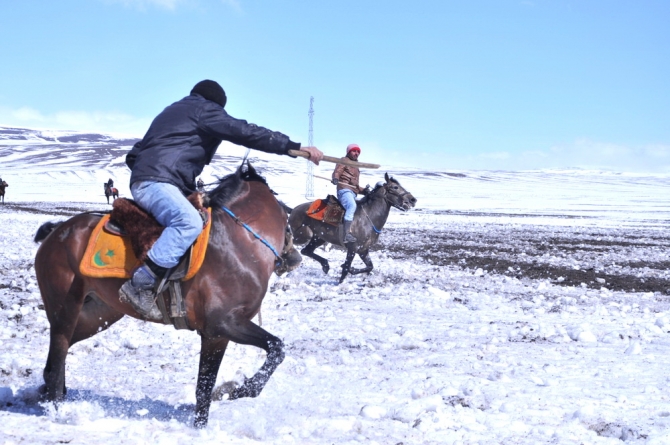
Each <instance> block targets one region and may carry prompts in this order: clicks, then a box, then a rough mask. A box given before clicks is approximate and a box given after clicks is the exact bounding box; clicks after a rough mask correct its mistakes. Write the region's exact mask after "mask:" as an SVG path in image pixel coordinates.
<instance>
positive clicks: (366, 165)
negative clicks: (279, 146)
mask: <svg viewBox="0 0 670 445" xmlns="http://www.w3.org/2000/svg"><path fill="white" fill-rule="evenodd" d="M288 154H290V155H293V156H300V157H301V158H309V154H308V153H307V152H306V151H302V150H289V151H288ZM322 160H323V161H326V162H332V163H334V164H344V165H350V166H352V167H358V168H379V167H380V165H379V164H369V163H367V162H358V161H352V160H351V159H347V158H336V157H333V156H325V155H324V156H323V159H322Z"/></svg>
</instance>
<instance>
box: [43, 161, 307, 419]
mask: <svg viewBox="0 0 670 445" xmlns="http://www.w3.org/2000/svg"><path fill="white" fill-rule="evenodd" d="M206 196H207V200H208V201H209V205H211V207H212V222H211V224H212V228H211V231H210V237H209V243H208V246H207V252H206V255H205V259H204V263H203V264H202V267H201V269H200V271H199V272H198V273H197V274H196V275H195V277H193V278H192V279H190V280H188V281H184V282H182V290H181V293H182V295H183V298H184V302H185V306H186V313H187V317H186V319H187V323H188V327H189V328H190V329H192V330H195V331H197V332H198V334H199V335H200V337H201V349H200V367H199V371H198V382H197V387H196V407H195V422H194V423H195V426H196V427H204V426H205V425H207V420H208V416H209V407H210V404H211V401H212V389H213V387H214V384H215V382H216V376H217V373H218V370H219V366H220V364H221V360H222V358H223V355H224V353H225V351H226V346H227V345H228V342H229V341H231V340H232V341H233V342H236V343H240V344H244V345H253V346H256V347H258V348H261V349H264V350H265V351H266V352H267V357H266V359H265V363H264V364H263V365H262V366H261V368H260V369H259V370H258V372H257V373H256V374H255V375H254V376H252V377H251V378H248V379H246V380H245V382H244V383H243V384H242V385H241V386H239V387H237V388H233V389H231V390H230V392H229V398H230V399H231V400H232V399H238V398H241V397H256V396H258V395H259V394H260V392H261V390H262V389H263V387H264V386H265V384H266V383H267V382H268V380H269V379H270V376H271V375H272V373H273V372H274V371H275V369H276V368H277V366H279V364H280V363H281V362H282V361H283V360H284V352H283V343H282V341H281V340H280V339H279V338H277V337H275V336H274V335H272V334H270V333H269V332H267V331H265V330H264V329H262V328H261V327H259V326H257V325H256V324H254V323H252V322H251V319H252V318H253V317H254V316H255V315H256V314H257V313H258V312H259V310H260V307H261V302H262V301H263V297H264V296H265V293H266V291H267V289H268V281H269V279H270V276H271V275H272V273H273V271H276V270H277V269H276V268H278V267H279V262H278V260H279V258H278V257H277V256H278V254H279V253H281V254H279V255H280V256H282V258H285V255H289V254H292V253H293V254H295V255H297V256H298V257H299V256H300V255H299V254H298V253H297V251H295V249H293V248H292V247H291V251H290V252H287V251H286V246H287V245H288V244H289V241H290V237H288V236H287V233H290V232H288V228H287V215H286V213H285V212H284V210H283V209H282V207H281V206H280V205H279V203H278V202H277V200H276V199H275V197H274V196H273V194H272V193H271V191H270V188H269V187H268V186H267V183H266V182H265V180H264V179H263V178H262V177H260V176H259V175H258V174H257V173H256V172H255V170H254V169H253V168H252V167H251V166H250V165H249V167H248V170H247V171H246V172H245V171H242V169H241V168H240V169H239V170H238V171H237V172H236V173H233V174H232V175H229V176H226V177H225V178H223V179H221V180H220V182H219V184H218V185H217V187H216V188H215V189H214V190H212V191H210V192H209V193H208V194H207V195H206ZM229 212H230V213H229ZM100 218H101V215H100V214H92V213H83V214H79V215H76V216H74V217H72V218H70V219H68V220H67V221H64V222H61V223H45V224H43V225H42V227H40V228H39V229H38V232H37V234H36V235H35V241H36V242H39V241H43V242H42V245H41V246H40V247H39V249H38V251H37V254H36V256H35V274H36V276H37V282H38V284H39V288H40V292H41V294H42V300H43V301H44V307H45V310H46V313H47V318H48V319H49V324H50V325H51V333H50V336H51V341H50V344H49V355H48V358H47V361H46V366H45V367H44V373H43V376H44V382H45V384H44V385H43V386H42V387H41V388H40V392H41V393H42V394H44V396H45V398H46V399H47V400H50V401H60V400H62V399H63V398H64V395H65V393H66V388H65V359H66V357H67V354H68V349H69V348H70V347H71V346H72V345H73V344H75V343H77V342H79V341H81V340H84V339H86V338H89V337H92V336H93V335H95V334H96V333H98V332H100V331H103V330H105V329H107V328H108V327H109V326H111V325H112V324H113V323H115V322H117V321H118V320H120V319H121V318H122V317H123V316H124V315H130V316H131V317H135V318H141V316H140V315H139V314H137V313H136V312H135V311H134V310H133V308H132V306H130V304H127V303H124V302H121V301H120V300H119V288H120V287H121V285H122V284H123V282H124V281H125V280H124V279H119V278H90V277H87V276H83V275H82V274H81V272H80V270H79V263H80V261H81V258H82V256H83V255H84V251H85V249H86V246H87V243H88V240H89V237H90V235H91V232H92V230H93V229H94V227H95V226H96V224H97V223H98V221H99V220H100ZM242 223H244V224H246V227H244V225H243V224H242ZM252 231H253V233H252ZM257 236H260V237H261V238H260V240H259V239H257ZM295 266H296V267H297V264H295ZM278 273H279V272H278ZM152 321H153V320H152ZM166 347H169V345H167V346H166ZM101 371H102V370H101Z"/></svg>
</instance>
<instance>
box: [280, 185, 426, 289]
mask: <svg viewBox="0 0 670 445" xmlns="http://www.w3.org/2000/svg"><path fill="white" fill-rule="evenodd" d="M384 179H385V181H386V182H385V183H383V184H382V183H379V184H378V185H377V187H375V189H374V190H372V191H371V192H370V193H369V194H368V195H367V196H365V197H363V198H362V199H361V200H360V201H358V205H357V208H356V214H355V215H354V222H353V223H352V225H351V234H352V235H354V237H356V240H357V241H356V242H355V243H348V244H346V245H343V243H342V236H341V230H342V224H341V223H340V225H339V226H333V225H331V224H327V223H324V222H322V221H318V220H316V219H314V218H311V217H309V216H307V209H308V208H309V206H310V205H311V203H310V202H306V203H304V204H300V205H299V206H297V207H296V208H294V209H293V210H292V211H291V215H290V217H289V225H290V226H291V230H293V235H294V240H293V242H294V243H295V244H304V243H307V242H308V241H309V243H308V244H307V246H305V247H304V248H303V249H302V250H301V251H300V253H301V254H303V255H306V256H308V257H310V258H312V259H314V260H316V261H318V262H319V264H321V268H322V269H323V272H324V273H326V274H327V273H328V271H329V270H330V265H329V264H328V260H327V259H325V258H323V257H321V256H319V255H317V254H315V253H314V250H316V248H318V247H320V246H322V245H323V244H325V243H326V242H329V243H331V244H337V245H340V246H344V247H346V249H347V258H346V260H345V261H344V264H342V274H341V276H340V283H342V282H343V281H344V278H345V277H346V276H347V274H352V275H356V274H360V273H364V272H370V271H371V270H372V267H373V266H372V260H371V259H370V255H369V253H368V251H369V249H370V246H372V245H373V244H374V243H375V242H376V241H377V239H378V238H379V234H380V233H381V231H382V228H383V227H384V224H385V223H386V219H387V218H388V216H389V212H390V211H391V207H395V208H397V209H399V210H402V211H406V210H409V209H410V208H412V207H414V206H415V205H416V198H414V196H412V194H411V193H410V192H408V191H407V190H405V189H404V188H403V187H402V186H401V185H400V183H399V182H398V181H396V180H395V179H393V178H391V177H389V175H388V173H386V174H385V175H384ZM356 254H358V255H359V256H360V258H361V260H363V262H364V263H365V266H366V267H365V268H363V269H352V268H351V263H352V261H353V260H354V256H355V255H356Z"/></svg>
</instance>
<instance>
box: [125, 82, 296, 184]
mask: <svg viewBox="0 0 670 445" xmlns="http://www.w3.org/2000/svg"><path fill="white" fill-rule="evenodd" d="M221 141H230V142H232V143H234V144H237V145H243V146H245V147H248V148H253V149H255V150H260V151H264V152H267V153H276V154H282V155H287V154H288V150H290V149H293V150H299V149H300V144H299V143H297V142H293V141H291V140H290V139H289V138H288V136H286V135H284V134H282V133H278V132H275V131H270V130H268V129H267V128H263V127H259V126H257V125H254V124H250V123H248V122H247V121H245V120H241V119H235V118H234V117H232V116H230V115H229V114H228V113H226V112H225V110H224V109H223V108H222V107H221V105H218V104H217V103H214V102H211V101H209V100H207V99H205V98H203V97H202V96H200V95H199V94H192V95H190V96H186V97H185V98H183V99H182V100H180V101H178V102H175V103H173V104H172V105H170V106H168V107H167V108H166V109H164V110H163V111H162V112H161V113H160V114H159V115H158V116H156V118H155V119H154V121H153V122H152V123H151V126H150V127H149V130H148V131H147V133H146V134H145V135H144V138H143V139H142V140H141V141H139V142H138V143H136V144H135V146H133V148H132V150H130V152H129V153H128V155H127V156H126V164H127V165H128V167H130V170H132V174H131V175H130V184H131V185H132V184H133V183H135V182H138V181H154V182H167V183H170V184H173V185H175V186H177V187H178V188H179V189H180V190H181V191H182V193H184V194H185V195H188V194H190V193H191V192H194V191H195V189H196V187H195V179H196V177H198V176H199V175H200V173H202V169H203V168H204V167H205V165H207V164H209V163H210V162H211V161H212V158H213V157H214V153H216V149H217V148H218V147H219V144H221Z"/></svg>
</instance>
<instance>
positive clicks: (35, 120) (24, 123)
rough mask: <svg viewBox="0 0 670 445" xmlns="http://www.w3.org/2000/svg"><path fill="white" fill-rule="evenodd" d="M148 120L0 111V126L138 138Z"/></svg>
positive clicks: (102, 114) (95, 114) (84, 113)
mask: <svg viewBox="0 0 670 445" xmlns="http://www.w3.org/2000/svg"><path fill="white" fill-rule="evenodd" d="M150 123H151V120H150V119H145V118H136V117H134V116H131V115H128V114H124V113H118V112H102V111H93V112H88V111H59V112H56V113H53V114H44V113H42V112H40V111H38V110H35V109H33V108H29V107H22V108H18V109H11V108H6V107H0V125H5V126H11V127H23V128H31V129H53V130H74V131H91V132H97V133H108V134H117V135H127V136H133V137H142V135H144V133H145V132H146V130H147V128H149V124H150Z"/></svg>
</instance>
